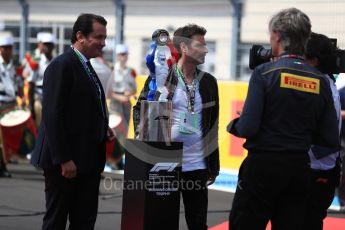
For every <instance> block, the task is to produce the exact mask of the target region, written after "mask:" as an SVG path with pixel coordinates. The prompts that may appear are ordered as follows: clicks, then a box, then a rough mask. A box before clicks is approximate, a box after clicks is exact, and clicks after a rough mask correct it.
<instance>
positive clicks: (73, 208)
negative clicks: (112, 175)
mask: <svg viewBox="0 0 345 230" xmlns="http://www.w3.org/2000/svg"><path fill="white" fill-rule="evenodd" d="M44 176H45V195H46V209H47V212H46V214H45V215H44V218H43V227H42V229H43V230H65V228H66V222H67V217H68V218H69V222H70V225H69V229H70V230H91V229H94V225H95V222H96V218H97V210H98V193H99V184H100V179H101V175H100V174H99V173H95V174H90V175H78V176H77V177H76V178H73V179H66V178H65V177H63V176H62V175H61V172H60V171H58V170H56V171H55V170H54V171H48V170H45V171H44Z"/></svg>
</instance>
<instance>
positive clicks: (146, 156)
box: [121, 140, 183, 230]
mask: <svg viewBox="0 0 345 230" xmlns="http://www.w3.org/2000/svg"><path fill="white" fill-rule="evenodd" d="M182 147H183V145H182V143H181V142H170V143H168V144H167V143H164V142H151V141H139V140H127V143H126V164H125V174H124V188H123V199H122V220H121V230H162V229H164V230H178V228H179V211H180V192H179V189H178V187H179V179H180V178H179V176H180V172H181V162H182Z"/></svg>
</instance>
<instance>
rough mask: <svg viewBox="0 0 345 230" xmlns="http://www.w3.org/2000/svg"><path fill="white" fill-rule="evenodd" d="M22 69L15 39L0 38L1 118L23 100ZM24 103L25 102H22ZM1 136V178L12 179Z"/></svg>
mask: <svg viewBox="0 0 345 230" xmlns="http://www.w3.org/2000/svg"><path fill="white" fill-rule="evenodd" d="M21 72H22V71H21V68H20V66H18V65H17V64H15V62H14V60H13V38H12V37H11V36H9V35H6V36H2V37H0V117H2V116H3V115H4V114H5V113H6V112H8V111H11V110H13V109H14V108H15V107H16V105H17V100H16V99H17V96H20V97H21V98H22V99H23V79H22V77H21V76H20V74H21ZM22 101H24V100H22ZM2 136H3V135H2V133H1V135H0V145H1V146H0V177H10V176H11V174H10V173H9V172H8V171H7V168H6V158H5V155H4V151H3V147H2V146H3V145H2Z"/></svg>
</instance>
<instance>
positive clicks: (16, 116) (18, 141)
mask: <svg viewBox="0 0 345 230" xmlns="http://www.w3.org/2000/svg"><path fill="white" fill-rule="evenodd" d="M0 129H1V134H2V144H3V150H4V153H5V157H6V160H11V158H13V157H14V156H16V155H17V156H25V155H26V154H28V153H29V152H31V151H32V150H33V148H34V144H35V139H36V136H37V130H36V125H35V122H34V120H33V119H32V117H31V114H30V112H29V111H24V110H15V111H10V112H8V113H7V114H5V115H4V116H3V117H2V118H1V120H0Z"/></svg>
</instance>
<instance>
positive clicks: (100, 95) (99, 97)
mask: <svg viewBox="0 0 345 230" xmlns="http://www.w3.org/2000/svg"><path fill="white" fill-rule="evenodd" d="M72 49H73V51H74V53H75V54H76V55H77V57H78V59H79V61H80V62H81V64H82V65H83V67H84V69H85V70H86V73H87V75H88V76H89V77H90V78H91V80H93V82H94V85H95V87H96V90H97V96H98V99H99V102H100V104H101V109H102V114H103V117H105V114H104V109H103V103H102V90H101V87H100V85H99V83H98V81H97V79H96V74H95V73H93V71H94V70H92V69H91V68H92V67H91V64H90V62H88V63H89V64H90V67H89V66H88V64H87V63H86V62H85V61H84V59H83V58H82V56H81V55H80V53H79V52H78V51H77V50H75V49H74V47H73V46H72Z"/></svg>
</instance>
